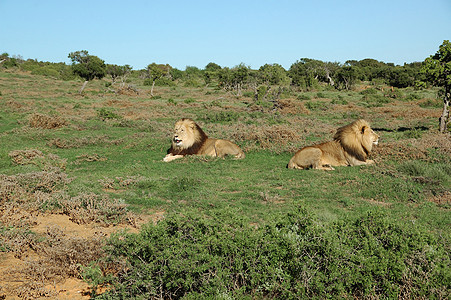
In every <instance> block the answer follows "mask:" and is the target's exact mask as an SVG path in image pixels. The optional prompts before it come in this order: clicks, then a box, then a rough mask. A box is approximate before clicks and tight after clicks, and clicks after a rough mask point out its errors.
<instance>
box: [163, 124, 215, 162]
mask: <svg viewBox="0 0 451 300" xmlns="http://www.w3.org/2000/svg"><path fill="white" fill-rule="evenodd" d="M177 123H180V124H182V125H184V126H185V128H186V130H187V132H188V133H189V134H188V138H189V139H188V140H187V141H185V143H184V144H183V145H182V146H178V145H177V144H176V143H175V141H174V140H172V144H171V148H169V149H168V152H167V153H168V154H169V153H171V154H173V155H192V154H197V153H199V150H200V149H201V148H202V146H203V145H204V144H205V142H206V141H207V139H208V136H207V134H206V133H205V132H204V131H203V130H202V128H200V126H199V125H197V123H196V122H194V121H193V120H192V119H189V118H182V119H180V120H179V121H178V122H177Z"/></svg>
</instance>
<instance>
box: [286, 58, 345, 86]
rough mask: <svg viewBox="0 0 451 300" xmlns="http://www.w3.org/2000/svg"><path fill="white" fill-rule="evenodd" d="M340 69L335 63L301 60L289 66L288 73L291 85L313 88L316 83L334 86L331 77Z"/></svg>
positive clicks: (308, 59)
mask: <svg viewBox="0 0 451 300" xmlns="http://www.w3.org/2000/svg"><path fill="white" fill-rule="evenodd" d="M339 68H340V65H339V63H337V62H323V61H321V60H316V59H310V58H301V59H300V60H299V61H296V62H295V63H294V64H292V65H291V67H290V70H289V71H288V74H289V76H290V77H291V79H292V83H293V84H294V85H297V86H299V87H301V88H304V87H306V88H311V87H314V86H315V85H316V84H317V83H318V82H325V83H327V84H329V85H335V82H334V80H333V77H334V76H335V73H336V72H337V71H338V69H339Z"/></svg>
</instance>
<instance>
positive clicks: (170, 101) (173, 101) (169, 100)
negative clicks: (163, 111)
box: [168, 98, 177, 105]
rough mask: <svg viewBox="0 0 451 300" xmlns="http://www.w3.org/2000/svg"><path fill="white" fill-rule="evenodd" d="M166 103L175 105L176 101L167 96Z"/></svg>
mask: <svg viewBox="0 0 451 300" xmlns="http://www.w3.org/2000/svg"><path fill="white" fill-rule="evenodd" d="M168 104H169V105H177V102H176V101H175V100H174V99H173V98H169V99H168Z"/></svg>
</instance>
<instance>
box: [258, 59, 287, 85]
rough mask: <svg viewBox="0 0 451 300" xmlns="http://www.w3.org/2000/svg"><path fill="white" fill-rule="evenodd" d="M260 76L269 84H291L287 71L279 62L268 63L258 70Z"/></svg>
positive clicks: (262, 80)
mask: <svg viewBox="0 0 451 300" xmlns="http://www.w3.org/2000/svg"><path fill="white" fill-rule="evenodd" d="M258 77H259V79H260V80H261V82H262V83H264V84H267V85H289V84H290V82H291V80H290V77H288V74H287V71H286V70H285V69H284V68H283V67H282V66H281V65H279V64H272V65H270V64H266V65H264V66H261V67H260V69H259V70H258Z"/></svg>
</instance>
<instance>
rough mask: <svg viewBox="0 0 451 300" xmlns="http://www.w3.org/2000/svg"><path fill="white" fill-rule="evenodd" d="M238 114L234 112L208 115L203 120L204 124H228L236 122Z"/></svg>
mask: <svg viewBox="0 0 451 300" xmlns="http://www.w3.org/2000/svg"><path fill="white" fill-rule="evenodd" d="M239 117H240V114H239V113H238V112H236V111H220V112H214V113H209V114H207V115H205V117H204V118H203V119H204V121H205V122H211V123H229V122H234V121H236V120H238V118H239Z"/></svg>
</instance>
